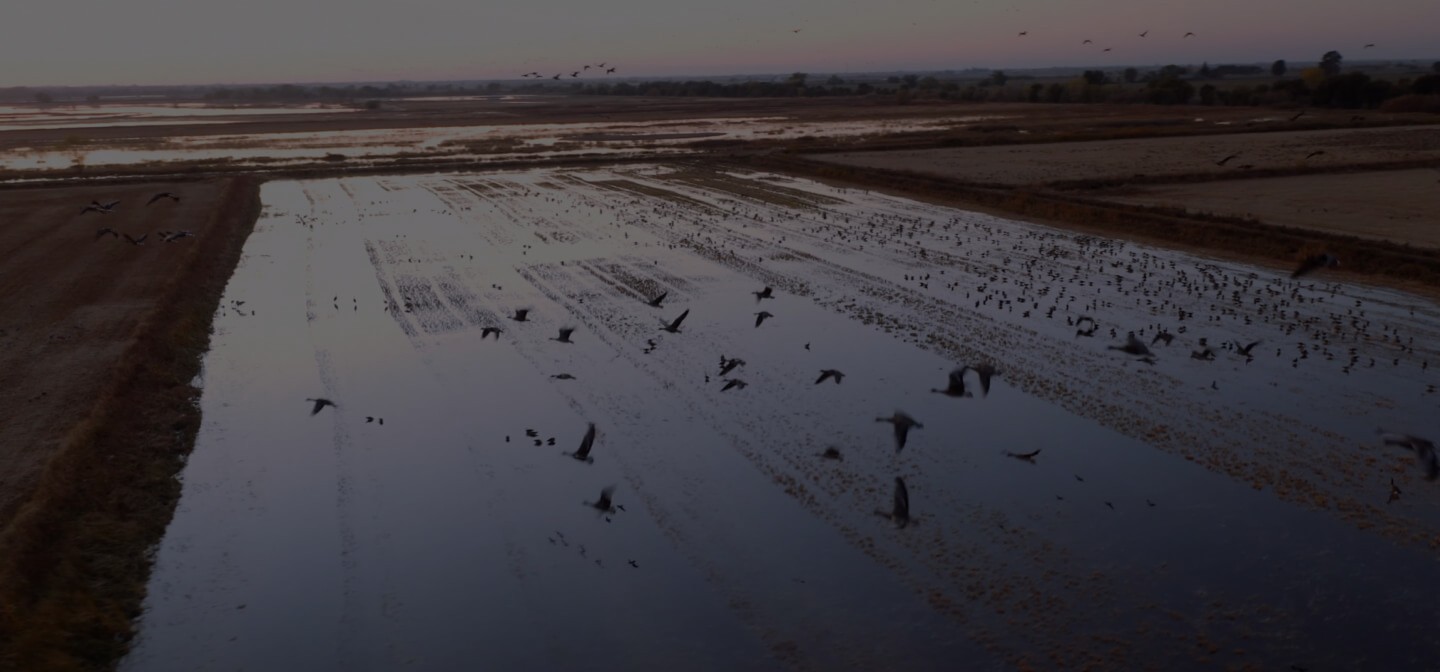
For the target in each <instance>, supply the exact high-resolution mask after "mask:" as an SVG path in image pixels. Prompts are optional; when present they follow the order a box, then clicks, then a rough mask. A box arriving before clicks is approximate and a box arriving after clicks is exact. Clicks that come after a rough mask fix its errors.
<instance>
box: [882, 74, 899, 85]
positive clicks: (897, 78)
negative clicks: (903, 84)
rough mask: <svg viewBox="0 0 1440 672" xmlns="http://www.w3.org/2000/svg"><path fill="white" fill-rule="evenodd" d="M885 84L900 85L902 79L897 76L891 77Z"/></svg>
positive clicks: (887, 78) (886, 79)
mask: <svg viewBox="0 0 1440 672" xmlns="http://www.w3.org/2000/svg"><path fill="white" fill-rule="evenodd" d="M885 83H886V84H899V83H900V78H899V77H896V76H895V75H891V76H889V77H886V78H885Z"/></svg>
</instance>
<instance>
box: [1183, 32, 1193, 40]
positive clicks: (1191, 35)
mask: <svg viewBox="0 0 1440 672" xmlns="http://www.w3.org/2000/svg"><path fill="white" fill-rule="evenodd" d="M1186 37H1195V33H1185V35H1184V36H1182V37H1181V39H1184V38H1186Z"/></svg>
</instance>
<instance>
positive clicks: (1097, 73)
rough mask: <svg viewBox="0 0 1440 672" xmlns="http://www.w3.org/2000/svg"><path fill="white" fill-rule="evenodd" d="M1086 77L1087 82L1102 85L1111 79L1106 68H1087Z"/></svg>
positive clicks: (1092, 84)
mask: <svg viewBox="0 0 1440 672" xmlns="http://www.w3.org/2000/svg"><path fill="white" fill-rule="evenodd" d="M1084 77H1085V83H1086V84H1089V85H1091V86H1100V85H1102V84H1105V83H1107V82H1109V81H1110V78H1109V77H1107V76H1106V75H1105V71H1104V70H1086V71H1085V75H1084Z"/></svg>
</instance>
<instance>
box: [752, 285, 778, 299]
mask: <svg viewBox="0 0 1440 672" xmlns="http://www.w3.org/2000/svg"><path fill="white" fill-rule="evenodd" d="M774 291H775V290H774V289H773V288H771V287H769V286H767V287H765V289H762V290H760V291H758V292H750V293H751V294H754V295H755V300H756V301H759V300H761V299H773V298H775V295H774Z"/></svg>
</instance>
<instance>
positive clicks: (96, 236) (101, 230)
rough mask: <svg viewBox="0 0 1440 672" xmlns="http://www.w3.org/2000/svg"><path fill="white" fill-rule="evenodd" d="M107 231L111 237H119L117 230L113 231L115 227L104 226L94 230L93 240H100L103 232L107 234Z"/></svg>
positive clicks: (103, 234)
mask: <svg viewBox="0 0 1440 672" xmlns="http://www.w3.org/2000/svg"><path fill="white" fill-rule="evenodd" d="M107 233H108V234H110V236H111V237H112V238H117V239H118V238H119V237H120V234H119V233H117V232H116V231H115V229H112V228H110V227H108V226H107V227H105V228H103V229H100V230H99V231H96V232H95V240H100V239H101V238H103V237H105V234H107Z"/></svg>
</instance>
